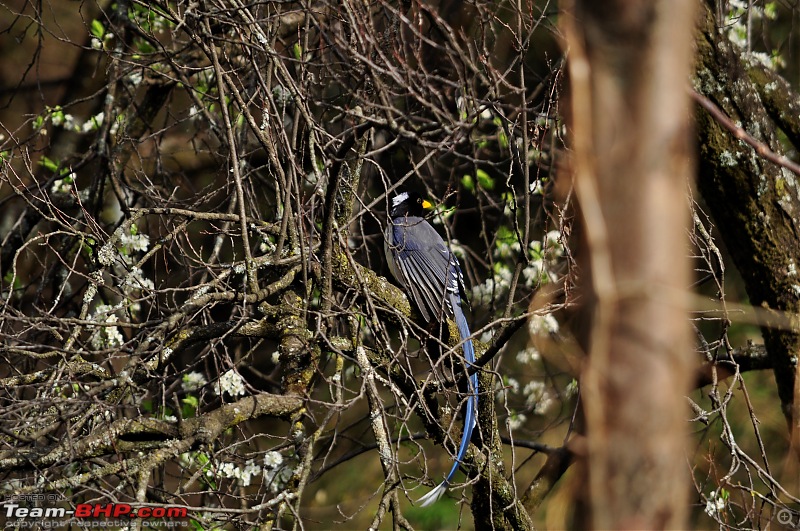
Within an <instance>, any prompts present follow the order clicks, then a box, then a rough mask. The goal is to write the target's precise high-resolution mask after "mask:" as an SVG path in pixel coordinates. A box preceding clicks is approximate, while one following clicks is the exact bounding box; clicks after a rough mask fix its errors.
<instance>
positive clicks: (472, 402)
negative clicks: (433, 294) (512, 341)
mask: <svg viewBox="0 0 800 531" xmlns="http://www.w3.org/2000/svg"><path fill="white" fill-rule="evenodd" d="M449 297H450V305H451V307H452V308H453V314H454V315H453V317H454V319H455V321H456V326H457V327H458V333H459V335H460V336H461V340H462V341H464V340H465V339H466V341H464V361H465V362H466V363H465V364H464V365H465V367H466V368H467V370H470V369H472V368H473V367H474V365H475V349H474V348H473V346H472V340H471V339H467V338H468V337H469V336H470V335H471V334H470V331H469V326H468V325H467V319H466V317H464V312H463V311H462V310H461V300H460V299H459V296H458V295H457V294H452V293H451V294H449ZM477 413H478V374H477V373H474V374H473V375H472V376H470V377H469V398H468V399H467V414H466V415H465V416H464V433H463V434H462V435H461V444H460V445H459V446H458V455H456V462H455V463H453V467H452V468H451V469H450V472H448V473H447V477H446V478H444V481H442V482H441V483H439V485H437V486H436V488H435V489H433V490H432V491H430V492H429V493H428V494H426V495H425V496H423V497H422V498H420V499H419V500H417V501H418V502H420V504H421V506H422V507H427V506H428V505H430V504H432V503H434V502H435V501H436V500H438V499H439V498H441V496H442V494H444V493H445V492H446V491H447V487H448V486H449V485H450V480H452V479H453V476H454V475H455V474H456V470H458V467H459V465H460V464H461V462H462V461H463V459H464V456H465V455H466V454H467V448H468V447H469V440H470V439H471V438H472V430H473V428H474V427H475V425H476V423H477V419H476V415H477Z"/></svg>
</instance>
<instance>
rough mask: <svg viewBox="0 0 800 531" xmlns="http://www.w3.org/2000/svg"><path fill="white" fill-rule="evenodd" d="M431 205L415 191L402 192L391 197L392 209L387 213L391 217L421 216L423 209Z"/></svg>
mask: <svg viewBox="0 0 800 531" xmlns="http://www.w3.org/2000/svg"><path fill="white" fill-rule="evenodd" d="M432 206H433V204H432V203H431V202H430V201H428V200H427V199H424V198H423V197H422V196H421V195H419V194H418V193H417V192H403V193H400V194H397V195H396V196H394V197H393V198H392V210H391V212H390V214H389V215H390V216H391V218H392V219H394V218H399V217H402V216H417V217H422V216H423V210H424V209H426V208H431V207H432Z"/></svg>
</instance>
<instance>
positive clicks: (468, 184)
mask: <svg viewBox="0 0 800 531" xmlns="http://www.w3.org/2000/svg"><path fill="white" fill-rule="evenodd" d="M461 186H463V187H464V188H466V189H467V190H469V191H470V192H473V193H474V192H475V181H474V180H473V178H472V175H465V176H463V177H462V178H461Z"/></svg>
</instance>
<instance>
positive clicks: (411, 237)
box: [388, 216, 451, 321]
mask: <svg viewBox="0 0 800 531" xmlns="http://www.w3.org/2000/svg"><path fill="white" fill-rule="evenodd" d="M390 228H391V231H390V234H388V236H390V238H391V242H390V244H389V248H390V250H391V255H392V259H393V260H394V266H395V271H396V272H397V273H399V275H398V276H399V277H401V278H399V279H398V280H400V282H402V283H403V284H404V285H405V287H406V289H407V290H408V291H410V293H411V296H412V298H413V299H414V302H415V303H416V305H417V307H418V308H419V309H420V312H421V313H422V314H423V317H424V318H425V320H426V321H430V320H431V319H432V318H434V317H439V316H441V315H442V309H443V308H448V309H450V307H449V306H450V305H449V304H446V301H447V298H446V297H445V295H446V290H447V288H448V271H449V270H450V269H451V265H450V263H451V253H450V250H449V249H448V248H447V246H446V245H445V244H444V240H442V237H441V236H439V233H437V232H436V231H435V230H434V229H433V227H431V226H430V224H429V223H428V222H427V221H425V220H424V219H422V218H418V217H411V216H409V217H404V218H398V219H395V220H394V221H393V222H392V225H391V227H390Z"/></svg>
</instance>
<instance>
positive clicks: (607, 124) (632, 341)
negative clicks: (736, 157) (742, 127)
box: [567, 0, 694, 529]
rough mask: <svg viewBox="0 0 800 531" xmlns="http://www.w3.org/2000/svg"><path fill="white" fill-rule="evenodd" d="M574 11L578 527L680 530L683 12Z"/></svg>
mask: <svg viewBox="0 0 800 531" xmlns="http://www.w3.org/2000/svg"><path fill="white" fill-rule="evenodd" d="M613 3H614V4H615V5H614V6H613V7H609V6H608V5H607V3H597V2H592V1H588V0H585V1H580V0H579V1H576V2H575V9H574V15H575V19H574V20H575V21H576V23H575V25H574V27H573V26H572V25H571V23H569V22H568V23H567V25H568V28H567V32H568V35H567V37H568V39H569V45H570V57H569V60H570V62H571V64H570V68H569V71H570V83H571V88H572V93H571V98H572V107H571V110H572V126H573V131H574V139H575V144H574V148H575V172H576V181H575V183H576V191H577V194H578V199H579V202H580V207H581V211H582V216H583V234H584V237H585V249H584V253H583V265H584V270H585V271H586V273H585V276H584V278H585V282H584V286H583V289H584V295H585V304H586V307H585V312H586V313H587V316H588V317H589V321H590V322H591V325H590V327H589V329H588V330H589V333H588V336H587V337H586V341H585V347H586V349H587V351H588V353H589V358H588V363H587V366H586V369H585V371H584V375H583V381H582V384H583V386H582V402H583V405H584V415H585V421H586V433H587V443H588V444H587V445H586V454H587V455H585V459H584V460H583V462H582V465H583V466H582V469H583V471H584V473H586V474H587V476H588V477H587V479H588V481H587V482H585V483H584V484H585V485H587V486H588V495H589V498H588V502H587V503H588V509H589V511H588V516H586V518H588V520H587V521H586V522H583V524H584V525H586V526H590V527H593V528H596V529H623V528H625V529H663V528H673V529H679V528H685V525H686V514H687V500H686V494H687V492H688V491H687V489H686V488H685V487H686V486H687V481H686V480H687V477H686V470H685V467H684V466H682V465H681V463H683V462H684V458H685V454H684V450H685V443H686V422H685V419H686V403H685V398H684V395H685V393H686V392H687V390H688V389H689V386H690V383H691V378H692V372H691V360H692V358H693V355H694V354H693V349H692V347H691V340H690V335H689V328H688V320H687V315H686V307H687V305H686V294H687V293H688V286H689V284H690V267H689V263H688V259H687V257H686V249H687V239H686V234H687V226H688V221H689V217H688V213H689V209H688V205H687V199H686V190H687V186H688V178H689V175H690V174H691V170H692V164H691V162H690V161H691V156H690V149H689V138H690V135H689V131H688V129H689V127H688V116H689V100H688V97H687V92H686V86H687V84H688V83H687V82H688V79H689V75H690V72H691V66H692V59H691V57H692V36H693V35H692V27H693V20H694V2H691V1H688V0H680V1H674V0H671V1H668V0H662V1H657V2H622V1H619V2H613Z"/></svg>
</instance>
